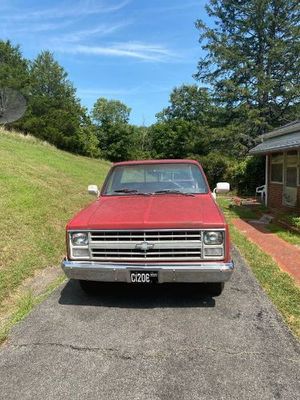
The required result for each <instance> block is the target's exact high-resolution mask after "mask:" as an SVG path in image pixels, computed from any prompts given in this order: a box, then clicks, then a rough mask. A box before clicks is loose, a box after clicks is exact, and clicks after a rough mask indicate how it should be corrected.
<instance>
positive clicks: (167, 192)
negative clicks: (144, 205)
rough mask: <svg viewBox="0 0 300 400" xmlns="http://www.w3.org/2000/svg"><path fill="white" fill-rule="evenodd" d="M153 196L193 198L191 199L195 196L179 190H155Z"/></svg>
mask: <svg viewBox="0 0 300 400" xmlns="http://www.w3.org/2000/svg"><path fill="white" fill-rule="evenodd" d="M153 194H182V195H184V196H193V197H195V195H194V194H193V193H188V192H182V191H181V190H175V189H165V190H157V191H156V192H154V193H153Z"/></svg>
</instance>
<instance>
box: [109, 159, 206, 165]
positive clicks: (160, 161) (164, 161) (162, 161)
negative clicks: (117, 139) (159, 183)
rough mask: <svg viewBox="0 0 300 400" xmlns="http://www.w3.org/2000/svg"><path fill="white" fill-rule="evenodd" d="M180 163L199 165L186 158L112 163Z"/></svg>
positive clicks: (117, 163)
mask: <svg viewBox="0 0 300 400" xmlns="http://www.w3.org/2000/svg"><path fill="white" fill-rule="evenodd" d="M182 163H189V164H196V165H199V163H198V161H196V160H187V159H175V160H172V159H168V160H135V161H122V162H116V163H114V164H113V165H114V166H117V165H137V164H182Z"/></svg>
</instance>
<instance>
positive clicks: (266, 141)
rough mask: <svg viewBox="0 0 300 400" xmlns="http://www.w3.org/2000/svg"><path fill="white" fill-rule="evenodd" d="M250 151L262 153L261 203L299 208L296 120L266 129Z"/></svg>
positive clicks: (298, 130) (298, 129)
mask: <svg viewBox="0 0 300 400" xmlns="http://www.w3.org/2000/svg"><path fill="white" fill-rule="evenodd" d="M260 138H261V143H259V144H258V145H257V146H256V147H254V148H253V149H251V150H250V154H253V155H256V154H261V155H265V157H266V169H265V185H266V194H265V204H266V205H267V206H268V207H270V208H276V209H285V210H290V211H292V210H293V211H300V120H297V121H294V122H291V123H289V124H287V125H284V126H282V127H280V128H277V129H275V130H273V131H272V132H269V133H266V134H264V135H262V136H261V137H260Z"/></svg>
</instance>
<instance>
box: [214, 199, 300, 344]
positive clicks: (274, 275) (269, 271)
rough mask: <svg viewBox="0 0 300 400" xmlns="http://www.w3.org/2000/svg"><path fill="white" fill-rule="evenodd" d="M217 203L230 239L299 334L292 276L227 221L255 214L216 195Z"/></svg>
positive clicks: (299, 290)
mask: <svg viewBox="0 0 300 400" xmlns="http://www.w3.org/2000/svg"><path fill="white" fill-rule="evenodd" d="M218 203H219V205H220V206H221V208H222V209H223V212H224V214H225V217H226V219H227V222H228V224H229V227H230V234H231V239H232V242H233V243H234V244H235V245H236V246H237V247H238V249H239V250H240V252H241V254H242V255H243V256H244V257H245V259H246V261H247V263H248V265H249V266H250V267H251V269H252V271H253V273H254V274H255V276H256V278H257V280H258V281H259V283H260V284H261V286H262V288H263V289H264V290H265V292H266V293H267V294H268V296H269V297H270V298H271V300H272V301H273V303H274V305H275V306H276V307H277V309H278V310H279V311H280V313H281V315H282V316H283V318H284V320H285V321H286V323H287V324H288V326H289V327H290V329H291V330H292V332H293V333H294V334H295V335H296V336H298V337H299V338H300V287H299V286H298V285H297V284H296V283H295V281H294V279H293V278H291V277H290V276H289V275H288V274H287V273H285V272H283V271H281V269H280V268H279V267H278V265H277V264H276V262H275V261H274V260H273V259H272V257H270V256H269V255H267V254H265V253H264V252H263V251H262V250H260V249H259V248H258V246H256V245H255V244H254V243H252V242H250V241H249V240H248V239H247V237H246V236H245V235H244V234H243V233H241V232H240V231H239V230H237V229H236V228H235V227H234V226H233V224H232V223H231V220H232V219H233V218H242V219H252V218H254V217H255V215H256V214H255V213H254V212H253V211H252V210H249V209H247V208H243V207H238V206H233V207H232V206H231V205H230V204H231V203H230V199H229V198H226V197H221V196H220V197H218ZM271 226H272V225H271Z"/></svg>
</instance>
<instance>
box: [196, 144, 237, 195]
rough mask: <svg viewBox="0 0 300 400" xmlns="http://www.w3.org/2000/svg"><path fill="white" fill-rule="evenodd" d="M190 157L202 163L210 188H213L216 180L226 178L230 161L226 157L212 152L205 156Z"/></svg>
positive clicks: (219, 180) (220, 180)
mask: <svg viewBox="0 0 300 400" xmlns="http://www.w3.org/2000/svg"><path fill="white" fill-rule="evenodd" d="M192 158H194V159H196V160H198V161H199V162H200V164H201V165H202V167H203V170H204V172H205V174H206V177H207V180H208V183H209V186H210V188H211V189H213V188H215V187H216V184H217V183H218V182H222V181H225V180H226V179H227V175H228V174H227V171H228V168H229V166H230V163H231V160H230V159H229V158H228V157H226V156H224V155H222V154H220V153H217V152H212V153H209V154H208V155H206V156H200V157H199V156H194V157H192Z"/></svg>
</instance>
